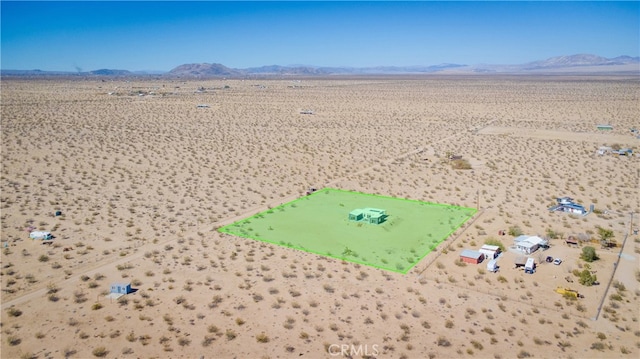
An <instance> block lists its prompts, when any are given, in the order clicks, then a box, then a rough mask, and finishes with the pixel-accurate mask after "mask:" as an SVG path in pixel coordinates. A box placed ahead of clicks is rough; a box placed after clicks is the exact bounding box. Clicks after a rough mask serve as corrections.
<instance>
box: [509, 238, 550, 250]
mask: <svg viewBox="0 0 640 359" xmlns="http://www.w3.org/2000/svg"><path fill="white" fill-rule="evenodd" d="M548 245H549V241H547V240H546V239H543V238H540V237H538V236H527V235H522V236H518V237H516V238H514V239H513V247H514V248H515V249H516V250H518V251H520V252H523V253H525V254H531V253H533V252H535V251H537V250H538V248H540V247H546V246H548Z"/></svg>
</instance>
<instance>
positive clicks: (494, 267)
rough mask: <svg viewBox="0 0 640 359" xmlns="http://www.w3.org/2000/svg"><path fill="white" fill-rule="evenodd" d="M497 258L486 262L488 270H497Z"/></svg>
mask: <svg viewBox="0 0 640 359" xmlns="http://www.w3.org/2000/svg"><path fill="white" fill-rule="evenodd" d="M498 268H500V267H498V260H497V259H492V260H490V261H489V262H487V270H488V271H489V272H494V273H495V272H497V271H498Z"/></svg>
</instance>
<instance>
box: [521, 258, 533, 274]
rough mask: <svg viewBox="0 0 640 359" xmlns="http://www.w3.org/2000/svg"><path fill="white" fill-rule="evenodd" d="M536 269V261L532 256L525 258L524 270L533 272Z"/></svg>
mask: <svg viewBox="0 0 640 359" xmlns="http://www.w3.org/2000/svg"><path fill="white" fill-rule="evenodd" d="M535 271H536V262H535V260H534V259H533V258H531V257H529V258H527V263H525V265H524V272H525V273H529V274H533V273H534V272H535Z"/></svg>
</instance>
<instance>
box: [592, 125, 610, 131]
mask: <svg viewBox="0 0 640 359" xmlns="http://www.w3.org/2000/svg"><path fill="white" fill-rule="evenodd" d="M596 127H597V128H598V130H603V131H611V130H613V126H611V125H598V126H596Z"/></svg>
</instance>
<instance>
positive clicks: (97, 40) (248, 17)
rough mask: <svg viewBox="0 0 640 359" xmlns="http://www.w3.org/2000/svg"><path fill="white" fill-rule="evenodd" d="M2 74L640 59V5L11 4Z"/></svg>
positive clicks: (4, 11)
mask: <svg viewBox="0 0 640 359" xmlns="http://www.w3.org/2000/svg"><path fill="white" fill-rule="evenodd" d="M0 7H1V31H2V32H1V33H0V36H1V63H0V66H1V68H2V69H41V70H58V71H76V70H77V69H82V70H84V71H89V70H96V69H102V68H109V69H127V70H133V71H136V70H163V71H168V70H171V69H172V68H174V67H176V66H178V65H181V64H184V63H199V62H209V63H221V64H223V65H226V66H229V67H234V68H247V67H256V66H262V65H274V64H277V65H291V64H305V65H318V66H354V67H365V66H407V65H436V64H441V63H457V64H468V65H473V64H482V63H491V64H518V63H525V62H529V61H535V60H542V59H546V58H548V57H553V56H560V55H572V54H578V53H590V54H596V55H600V56H604V57H615V56H619V55H629V56H639V55H640V54H639V52H640V2H638V1H626V2H608V1H607V2H582V1H575V2H546V1H545V2H519V1H511V2H476V1H470V2H455V1H446V2H433V1H427V2H290V1H287V2H210V1H197V2H168V1H163V2H154V1H142V2H122V1H118V2H98V1H86V2H81V1H78V2H57V1H45V2H32V1H21V2H12V1H4V0H3V1H2V2H0Z"/></svg>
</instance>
